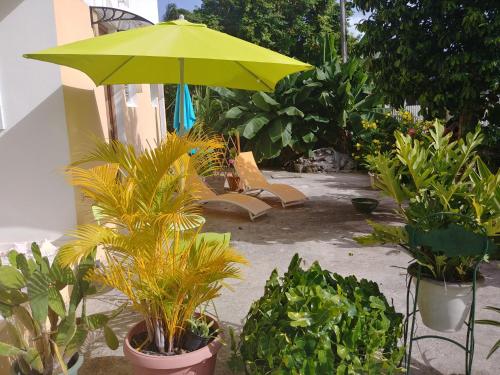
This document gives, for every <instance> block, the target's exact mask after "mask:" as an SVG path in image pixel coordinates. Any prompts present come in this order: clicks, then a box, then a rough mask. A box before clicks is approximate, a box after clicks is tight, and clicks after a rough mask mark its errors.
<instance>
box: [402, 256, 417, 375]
mask: <svg viewBox="0 0 500 375" xmlns="http://www.w3.org/2000/svg"><path fill="white" fill-rule="evenodd" d="M420 275H421V268H420V265H419V266H418V271H417V278H416V283H415V297H414V298H413V311H412V312H411V315H408V306H409V298H410V294H411V293H410V290H411V289H410V288H411V282H412V279H413V276H410V280H409V282H408V289H407V295H406V298H407V301H406V306H407V312H406V320H407V325H408V324H409V319H410V316H411V327H410V331H409V332H408V329H407V328H406V332H405V336H406V338H405V341H406V339H408V350H407V352H406V355H405V357H406V361H405V362H406V363H405V364H406V374H410V372H411V352H412V350H413V341H415V339H414V336H415V321H416V318H417V300H418V290H419V286H420ZM408 333H409V337H408ZM405 345H406V342H405Z"/></svg>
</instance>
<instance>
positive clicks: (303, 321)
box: [240, 255, 403, 374]
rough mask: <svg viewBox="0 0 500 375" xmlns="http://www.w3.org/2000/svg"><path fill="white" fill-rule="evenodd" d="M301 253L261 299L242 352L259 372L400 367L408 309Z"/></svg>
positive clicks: (246, 326) (371, 286)
mask: <svg viewBox="0 0 500 375" xmlns="http://www.w3.org/2000/svg"><path fill="white" fill-rule="evenodd" d="M300 263H301V258H299V256H298V255H295V256H294V257H293V259H292V261H291V263H290V265H289V267H288V271H287V272H286V273H285V275H284V276H283V277H281V278H280V277H278V273H277V271H276V270H275V271H273V273H272V274H271V277H270V278H269V280H268V281H267V283H266V286H265V291H264V295H263V296H262V297H261V298H260V299H259V300H257V301H256V302H254V303H253V305H252V307H251V308H250V311H249V313H248V315H247V317H246V321H245V324H244V327H243V331H242V333H241V339H240V353H241V357H242V359H243V360H244V362H245V367H246V370H247V372H248V373H251V374H270V373H272V374H348V373H349V374H351V373H373V374H375V373H384V372H386V373H394V372H397V371H399V363H400V361H401V358H402V355H403V349H402V348H400V347H398V341H399V339H400V337H401V334H402V320H403V317H402V315H401V314H398V313H396V311H395V310H394V307H393V306H391V305H390V304H389V303H388V302H387V300H386V298H385V297H384V295H383V294H381V293H380V291H379V288H378V285H377V284H376V283H374V282H372V281H367V280H364V279H363V280H360V281H358V280H357V279H356V278H355V277H354V276H348V277H342V276H340V275H338V274H334V273H331V272H329V271H327V270H323V269H322V268H321V267H320V265H319V264H318V263H314V264H313V265H312V266H311V267H310V268H309V269H307V270H304V269H302V268H301V266H300Z"/></svg>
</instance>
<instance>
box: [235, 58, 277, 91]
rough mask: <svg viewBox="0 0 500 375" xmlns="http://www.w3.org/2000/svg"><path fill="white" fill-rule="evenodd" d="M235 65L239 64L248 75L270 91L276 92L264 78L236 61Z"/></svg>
mask: <svg viewBox="0 0 500 375" xmlns="http://www.w3.org/2000/svg"><path fill="white" fill-rule="evenodd" d="M235 63H236V64H238V65H239V66H241V67H242V68H243V69H244V70H245V71H246V72H247V73H249V74H250V75H251V76H252V77H254V78H255V79H256V80H257V81H258V82H260V83H262V84H263V85H265V86H266V87H267V88H268V89H269V90H270V91H274V89H273V88H272V87H270V86H269V85H268V84H267V83H266V82H264V80H263V79H262V78H260V77H259V76H258V75H257V74H255V73H254V72H252V71H251V70H250V69H248V68H247V67H246V66H245V65H243V64H242V63H240V62H239V61H235Z"/></svg>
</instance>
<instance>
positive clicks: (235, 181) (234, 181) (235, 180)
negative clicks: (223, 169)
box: [227, 176, 241, 191]
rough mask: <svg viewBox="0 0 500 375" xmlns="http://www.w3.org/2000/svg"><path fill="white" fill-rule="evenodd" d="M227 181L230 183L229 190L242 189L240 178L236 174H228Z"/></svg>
mask: <svg viewBox="0 0 500 375" xmlns="http://www.w3.org/2000/svg"><path fill="white" fill-rule="evenodd" d="M227 183H228V185H229V190H231V191H240V190H241V188H240V178H239V177H236V176H227Z"/></svg>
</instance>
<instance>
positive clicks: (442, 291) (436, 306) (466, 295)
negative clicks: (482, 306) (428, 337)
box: [408, 269, 478, 332]
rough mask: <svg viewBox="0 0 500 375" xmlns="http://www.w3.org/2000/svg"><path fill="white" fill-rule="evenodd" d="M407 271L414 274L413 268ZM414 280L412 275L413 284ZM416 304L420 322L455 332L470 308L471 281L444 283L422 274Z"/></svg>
mask: <svg viewBox="0 0 500 375" xmlns="http://www.w3.org/2000/svg"><path fill="white" fill-rule="evenodd" d="M408 272H409V273H410V274H411V275H413V276H415V275H416V272H415V270H413V269H408ZM416 281H417V280H416V277H414V278H413V282H414V283H415V284H416ZM476 285H478V284H476ZM417 305H418V309H419V311H420V316H421V317H422V322H423V323H424V324H425V325H426V326H427V327H429V328H431V329H433V330H436V331H440V332H457V331H459V330H460V329H461V328H462V326H463V324H464V322H465V321H466V320H467V317H468V315H469V312H470V309H471V305H472V283H471V282H470V283H469V282H466V283H448V282H447V283H444V282H443V281H438V280H432V279H429V278H425V277H423V276H422V277H421V278H420V285H419V291H418V299H417Z"/></svg>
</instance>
